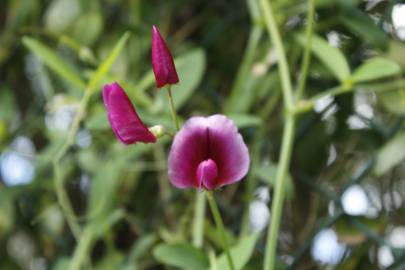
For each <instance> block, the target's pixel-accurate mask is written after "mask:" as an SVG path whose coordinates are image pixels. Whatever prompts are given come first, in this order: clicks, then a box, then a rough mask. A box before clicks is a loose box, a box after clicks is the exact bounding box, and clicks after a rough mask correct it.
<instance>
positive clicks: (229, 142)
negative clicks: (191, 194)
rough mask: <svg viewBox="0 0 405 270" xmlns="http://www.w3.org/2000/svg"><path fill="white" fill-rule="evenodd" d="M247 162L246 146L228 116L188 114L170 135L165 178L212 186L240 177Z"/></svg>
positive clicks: (178, 183)
mask: <svg viewBox="0 0 405 270" xmlns="http://www.w3.org/2000/svg"><path fill="white" fill-rule="evenodd" d="M209 160H211V161H212V163H213V164H215V169H214V166H213V165H212V164H207V162H208V161H209ZM249 162H250V161H249V153H248V149H247V146H246V145H245V143H244V142H243V139H242V136H241V135H240V134H239V132H238V130H237V128H236V126H235V124H234V123H233V121H232V120H230V119H229V118H227V117H225V116H224V115H213V116H210V117H207V118H205V117H192V118H191V119H190V120H188V121H187V122H186V124H185V125H184V126H183V128H182V129H181V130H180V131H179V132H178V133H177V135H176V137H175V138H174V141H173V144H172V148H171V150H170V154H169V178H170V181H171V183H172V184H173V185H174V186H176V187H178V188H189V187H195V188H201V187H204V188H206V189H214V188H218V187H221V186H224V185H228V184H231V183H234V182H237V181H239V180H241V179H242V178H243V177H244V176H245V175H246V173H247V171H248V169H249ZM208 165H209V166H208ZM214 172H215V173H214Z"/></svg>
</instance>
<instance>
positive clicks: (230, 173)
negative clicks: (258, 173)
mask: <svg viewBox="0 0 405 270" xmlns="http://www.w3.org/2000/svg"><path fill="white" fill-rule="evenodd" d="M207 125H208V126H209V151H210V152H209V157H210V158H211V159H213V160H214V161H215V162H216V165H217V166H218V177H217V180H216V187H221V186H224V185H229V184H232V183H235V182H237V181H240V180H241V179H242V178H243V177H244V176H245V175H246V173H247V172H248V170H249V163H250V159H249V151H248V148H247V146H246V144H245V143H244V141H243V138H242V135H241V134H240V133H239V132H238V129H237V127H236V125H235V123H234V122H233V121H232V120H231V119H229V118H227V117H226V116H224V115H219V114H217V115H213V116H210V117H208V118H207Z"/></svg>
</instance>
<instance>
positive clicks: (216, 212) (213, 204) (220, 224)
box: [205, 191, 235, 270]
mask: <svg viewBox="0 0 405 270" xmlns="http://www.w3.org/2000/svg"><path fill="white" fill-rule="evenodd" d="M205 194H206V195H207V200H208V204H209V206H210V208H211V213H212V216H213V217H214V221H215V224H216V225H217V228H218V231H219V234H220V237H221V240H222V244H223V248H224V251H225V255H226V259H227V260H228V265H229V269H231V270H235V265H234V263H233V260H232V256H231V252H230V249H229V245H228V241H227V240H226V235H225V228H224V223H223V222H222V218H221V214H220V213H219V210H218V206H217V203H216V202H215V199H214V195H213V194H212V192H211V191H206V192H205Z"/></svg>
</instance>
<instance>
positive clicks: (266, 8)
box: [260, 0, 294, 110]
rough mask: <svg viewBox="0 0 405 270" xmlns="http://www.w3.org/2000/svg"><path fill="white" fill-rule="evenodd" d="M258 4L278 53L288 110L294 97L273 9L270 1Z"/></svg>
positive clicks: (292, 104)
mask: <svg viewBox="0 0 405 270" xmlns="http://www.w3.org/2000/svg"><path fill="white" fill-rule="evenodd" d="M260 6H261V8H262V12H263V16H264V20H265V23H266V27H267V30H268V32H269V35H270V37H271V39H272V42H273V46H274V48H275V49H276V51H277V55H278V69H279V71H280V77H281V86H282V91H283V97H284V104H285V107H286V108H287V110H290V109H291V108H293V106H294V99H293V95H292V87H291V79H290V71H289V68H288V64H287V59H286V56H285V51H284V46H283V43H282V42H281V37H280V33H279V31H278V29H277V24H276V20H275V18H274V14H273V10H272V7H271V5H270V3H269V2H268V0H260Z"/></svg>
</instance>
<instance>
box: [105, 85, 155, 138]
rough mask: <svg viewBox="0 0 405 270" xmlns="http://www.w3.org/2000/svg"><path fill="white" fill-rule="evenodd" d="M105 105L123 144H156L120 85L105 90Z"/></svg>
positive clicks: (112, 125)
mask: <svg viewBox="0 0 405 270" xmlns="http://www.w3.org/2000/svg"><path fill="white" fill-rule="evenodd" d="M103 100H104V105H105V107H106V108H107V113H108V121H109V122H110V124H111V128H112V130H113V132H114V133H115V136H116V137H117V139H118V140H119V141H120V142H122V143H123V144H133V143H136V142H143V143H155V142H156V137H155V136H154V135H153V134H152V133H151V132H150V131H149V129H148V128H147V127H146V126H145V124H144V123H143V122H142V120H141V118H139V116H138V114H137V113H136V110H135V108H134V106H133V105H132V103H131V101H130V100H129V98H128V96H127V95H126V94H125V92H124V90H123V89H122V88H121V86H120V85H119V84H118V83H116V82H115V83H112V84H106V85H105V86H104V88H103Z"/></svg>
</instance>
